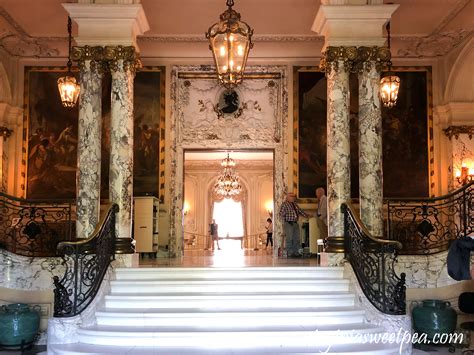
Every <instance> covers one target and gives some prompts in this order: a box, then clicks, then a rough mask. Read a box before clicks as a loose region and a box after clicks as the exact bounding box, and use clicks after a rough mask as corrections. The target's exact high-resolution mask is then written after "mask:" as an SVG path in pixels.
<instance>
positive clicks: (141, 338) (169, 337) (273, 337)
mask: <svg viewBox="0 0 474 355" xmlns="http://www.w3.org/2000/svg"><path fill="white" fill-rule="evenodd" d="M376 333H379V334H383V328H382V327H378V326H375V325H371V324H363V323H356V324H343V325H341V324H336V325H332V324H330V325H319V326H317V327H315V326H298V325H296V326H293V325H281V326H272V327H260V328H254V329H251V330H247V331H234V330H232V329H230V330H228V331H225V330H223V329H221V328H219V326H218V325H214V327H206V328H204V329H203V328H200V327H190V326H188V327H182V328H181V329H180V330H179V331H177V330H176V329H175V328H174V327H168V328H167V327H151V328H150V327H129V328H126V327H122V326H103V325H96V326H93V327H90V328H82V329H79V330H78V332H77V336H78V341H79V342H80V343H86V344H96V345H113V346H127V345H130V344H135V345H136V346H156V347H163V346H164V347H173V346H182V345H183V344H186V346H189V347H200V346H201V347H210V348H218V347H227V348H229V347H230V348H234V349H238V348H239V347H240V346H242V344H253V347H256V348H262V347H265V346H267V345H268V344H273V345H278V347H280V348H281V347H287V346H297V345H300V346H301V345H302V346H304V347H312V346H321V345H327V346H330V345H335V344H354V343H357V342H360V341H362V337H363V336H364V335H365V336H368V337H369V336H374V334H376Z"/></svg>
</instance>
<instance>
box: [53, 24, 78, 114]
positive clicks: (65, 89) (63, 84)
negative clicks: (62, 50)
mask: <svg viewBox="0 0 474 355" xmlns="http://www.w3.org/2000/svg"><path fill="white" fill-rule="evenodd" d="M67 30H68V34H69V54H68V62H67V74H66V75H65V76H63V77H61V78H59V79H58V90H59V96H60V97H61V102H62V104H63V106H64V107H68V108H71V107H74V106H76V102H77V99H78V97H79V92H80V91H81V87H80V86H79V84H78V83H77V81H76V78H75V77H74V75H73V74H72V70H71V67H72V61H71V42H72V35H71V33H72V23H71V18H70V17H68V18H67Z"/></svg>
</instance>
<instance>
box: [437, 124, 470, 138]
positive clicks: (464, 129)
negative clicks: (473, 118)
mask: <svg viewBox="0 0 474 355" xmlns="http://www.w3.org/2000/svg"><path fill="white" fill-rule="evenodd" d="M443 131H444V134H445V135H446V136H447V137H448V138H449V139H450V140H451V138H452V137H453V136H454V138H456V139H458V138H459V135H460V134H467V135H468V137H469V139H472V137H473V136H474V126H449V127H448V128H446V129H444V130H443Z"/></svg>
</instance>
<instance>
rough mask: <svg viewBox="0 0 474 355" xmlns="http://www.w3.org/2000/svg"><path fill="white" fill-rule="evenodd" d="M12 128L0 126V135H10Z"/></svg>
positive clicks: (5, 137)
mask: <svg viewBox="0 0 474 355" xmlns="http://www.w3.org/2000/svg"><path fill="white" fill-rule="evenodd" d="M12 132H13V131H12V130H11V129H8V128H7V127H4V126H0V137H3V139H5V140H6V139H7V138H8V137H10V136H11V135H12Z"/></svg>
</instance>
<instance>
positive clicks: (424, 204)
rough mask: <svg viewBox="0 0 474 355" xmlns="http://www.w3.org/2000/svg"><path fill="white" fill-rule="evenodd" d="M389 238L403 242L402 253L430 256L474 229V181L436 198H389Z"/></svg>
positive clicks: (387, 230) (387, 203)
mask: <svg viewBox="0 0 474 355" xmlns="http://www.w3.org/2000/svg"><path fill="white" fill-rule="evenodd" d="M385 203H386V206H387V224H386V227H385V229H386V230H385V235H386V236H387V239H390V240H397V241H399V242H401V243H402V244H403V249H402V250H401V251H400V254H412V255H417V254H418V255H420V254H421V255H429V254H434V253H439V252H441V251H444V250H447V249H448V248H449V245H450V242H451V241H452V240H454V239H456V238H459V237H462V236H466V235H469V234H471V233H473V232H474V182H470V183H469V184H467V185H465V186H463V187H461V188H460V189H458V190H455V191H453V192H451V193H449V194H447V195H444V196H440V197H435V198H400V199H394V198H390V199H386V200H385Z"/></svg>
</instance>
